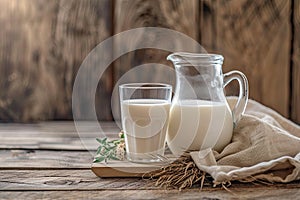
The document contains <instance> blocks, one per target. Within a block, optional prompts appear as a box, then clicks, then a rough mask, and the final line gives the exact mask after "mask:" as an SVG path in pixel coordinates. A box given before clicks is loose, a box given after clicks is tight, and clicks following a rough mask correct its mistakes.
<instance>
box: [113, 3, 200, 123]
mask: <svg viewBox="0 0 300 200" xmlns="http://www.w3.org/2000/svg"><path fill="white" fill-rule="evenodd" d="M198 2H199V1H197V0H189V1H185V0H164V1H160V0H133V1H132V0H116V1H115V15H114V17H115V20H114V21H115V24H114V31H115V34H116V33H120V32H122V31H126V30H130V29H134V28H140V27H163V28H169V29H172V30H176V31H179V32H182V33H184V34H186V35H188V36H190V37H191V38H193V39H195V40H197V39H198V29H197V28H195V27H197V26H198ZM133 37H134V38H132V39H128V40H129V41H130V44H128V45H127V44H124V41H120V40H118V38H116V40H115V43H114V53H115V52H116V50H118V49H127V48H128V46H130V47H131V48H133V50H135V49H134V48H135V47H136V46H137V45H138V44H140V43H145V42H146V44H148V43H151V45H153V44H160V45H161V46H162V47H164V46H170V45H172V47H173V48H174V51H176V49H180V48H183V46H184V44H182V43H181V42H180V41H177V40H176V38H173V37H171V36H170V38H169V40H166V39H162V38H160V37H159V36H158V35H155V34H153V38H152V39H153V40H152V39H151V41H144V40H142V39H141V38H140V37H139V36H134V35H133ZM148 46H149V45H148ZM189 48H190V49H192V47H191V46H189ZM195 49H196V48H195ZM177 51H178V50H177ZM169 53H170V52H166V51H163V50H160V49H149V48H148V49H140V50H135V51H134V52H130V53H127V54H125V55H123V56H121V57H120V58H119V59H117V60H116V61H115V62H114V82H115V84H116V83H118V84H121V83H128V82H162V83H169V84H173V85H174V83H175V73H174V71H173V73H172V71H171V72H170V70H172V68H168V67H167V66H171V63H170V62H168V61H167V60H166V57H167V55H168V54H169ZM149 63H150V64H149ZM147 64H148V65H147ZM127 72H128V73H127ZM124 75H125V76H124ZM118 81H119V82H118ZM116 86H117V85H116ZM116 86H115V87H116ZM113 100H114V101H115V102H113V103H114V104H113V105H114V107H113V112H114V113H115V115H116V118H118V117H119V115H120V114H119V112H120V111H119V105H118V102H117V101H118V98H117V96H116V97H115V99H113Z"/></svg>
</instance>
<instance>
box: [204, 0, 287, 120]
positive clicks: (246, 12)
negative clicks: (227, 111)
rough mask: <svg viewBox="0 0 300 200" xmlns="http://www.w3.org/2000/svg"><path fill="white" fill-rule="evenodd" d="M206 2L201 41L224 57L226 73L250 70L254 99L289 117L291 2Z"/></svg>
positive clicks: (229, 89)
mask: <svg viewBox="0 0 300 200" xmlns="http://www.w3.org/2000/svg"><path fill="white" fill-rule="evenodd" d="M201 2H202V3H203V4H202V15H201V20H200V21H201V26H200V31H201V44H202V45H203V46H204V47H205V48H206V49H207V51H209V52H215V53H220V54H222V55H224V57H225V63H224V67H223V69H224V72H227V71H230V70H232V69H237V70H240V71H242V72H244V73H245V74H246V76H247V77H248V79H249V84H250V97H251V98H253V99H255V100H258V101H259V102H262V103H263V104H265V105H267V106H270V107H271V108H273V109H275V110H277V111H279V112H280V113H281V114H283V115H284V116H286V117H288V114H289V112H288V111H289V109H288V107H289V96H290V95H289V64H290V55H289V54H290V39H291V37H290V35H291V34H290V33H291V28H290V11H291V10H290V5H291V4H290V3H291V1H289V0H287V1H281V0H274V1H268V0H262V1H252V0H232V1H227V0H221V1H213V0H205V1H201ZM232 86H234V87H232ZM232 86H228V87H229V88H228V89H227V91H228V92H229V93H230V94H233V93H235V94H236V91H238V90H237V88H236V86H237V85H235V84H233V85H232Z"/></svg>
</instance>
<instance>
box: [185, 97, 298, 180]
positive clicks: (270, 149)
mask: <svg viewBox="0 0 300 200" xmlns="http://www.w3.org/2000/svg"><path fill="white" fill-rule="evenodd" d="M236 100H237V99H236V98H229V99H228V103H229V104H230V105H231V106H232V105H234V104H235V102H236ZM190 154H191V157H192V159H193V160H194V162H195V163H196V165H197V167H198V168H199V169H200V170H202V171H204V172H206V173H209V174H210V175H211V176H212V177H213V179H214V183H215V184H221V183H225V182H228V181H233V180H239V181H246V182H251V181H254V180H266V181H269V182H291V181H294V180H299V179H300V126H298V125H296V124H294V123H293V122H291V121H289V120H287V119H286V118H284V117H283V116H281V115H279V114H278V113H277V112H275V111H274V110H272V109H270V108H268V107H266V106H263V105H262V104H260V103H258V102H256V101H254V100H249V101H248V104H247V108H246V112H245V114H244V115H243V116H242V118H241V120H240V121H239V122H238V124H237V126H236V127H235V129H234V131H233V137H232V141H231V143H230V144H228V145H227V146H226V147H225V148H224V149H223V151H222V152H220V153H218V152H216V151H214V150H212V149H205V150H202V151H198V152H191V153H190Z"/></svg>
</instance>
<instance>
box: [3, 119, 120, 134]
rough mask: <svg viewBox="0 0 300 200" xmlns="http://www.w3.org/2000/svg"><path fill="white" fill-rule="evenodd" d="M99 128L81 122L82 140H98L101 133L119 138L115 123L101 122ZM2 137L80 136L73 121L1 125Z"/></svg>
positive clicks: (89, 123)
mask: <svg viewBox="0 0 300 200" xmlns="http://www.w3.org/2000/svg"><path fill="white" fill-rule="evenodd" d="M99 126H100V127H101V129H102V130H100V129H99V128H98V127H95V126H93V124H92V123H91V122H80V127H81V129H80V130H81V131H82V132H80V137H81V138H96V137H99V135H100V133H105V134H106V135H108V136H109V137H110V136H112V137H113V136H117V134H118V133H119V131H120V128H119V127H118V126H117V125H116V124H115V123H114V122H100V123H99ZM0 137H28V138H32V137H55V138H63V137H66V138H74V137H75V138H78V137H79V134H78V132H77V130H76V127H75V125H74V122H73V121H65V122H42V123H36V124H15V123H7V124H4V123H1V124H0Z"/></svg>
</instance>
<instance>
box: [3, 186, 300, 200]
mask: <svg viewBox="0 0 300 200" xmlns="http://www.w3.org/2000/svg"><path fill="white" fill-rule="evenodd" d="M229 189H230V191H232V193H231V192H228V191H226V190H224V189H219V188H217V189H205V188H204V189H203V190H202V191H200V190H199V189H192V190H185V191H182V192H179V191H178V190H149V189H148V190H128V189H126V190H106V189H104V190H101V189H98V191H26V192H24V191H14V192H12V191H2V192H1V193H0V198H1V199H24V200H27V199H116V200H123V199H178V200H181V199H191V200H192V199H202V200H208V199H224V200H226V199H263V200H274V199H275V200H276V199H278V200H279V199H298V197H299V195H300V190H299V188H291V189H288V188H270V187H261V188H255V187H254V188H239V187H238V188H235V189H233V188H232V187H231V188H229Z"/></svg>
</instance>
